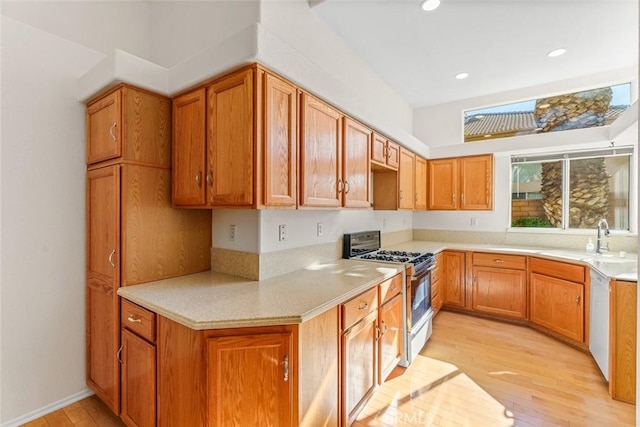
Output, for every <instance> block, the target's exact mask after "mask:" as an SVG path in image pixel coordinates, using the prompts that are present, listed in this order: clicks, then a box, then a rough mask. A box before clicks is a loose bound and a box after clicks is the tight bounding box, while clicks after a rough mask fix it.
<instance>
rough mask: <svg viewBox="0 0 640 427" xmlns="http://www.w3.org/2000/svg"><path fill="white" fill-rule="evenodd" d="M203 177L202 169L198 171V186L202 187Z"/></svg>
mask: <svg viewBox="0 0 640 427" xmlns="http://www.w3.org/2000/svg"><path fill="white" fill-rule="evenodd" d="M201 177H202V171H198V173H197V174H196V185H197V186H198V187H202V182H201Z"/></svg>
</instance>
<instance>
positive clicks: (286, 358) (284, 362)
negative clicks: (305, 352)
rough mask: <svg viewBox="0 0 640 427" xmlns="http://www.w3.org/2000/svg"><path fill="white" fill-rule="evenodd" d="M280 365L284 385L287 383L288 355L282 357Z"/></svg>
mask: <svg viewBox="0 0 640 427" xmlns="http://www.w3.org/2000/svg"><path fill="white" fill-rule="evenodd" d="M282 363H283V364H284V377H283V380H284V382H285V383H286V382H287V381H289V356H288V355H285V356H284V360H283V361H282Z"/></svg>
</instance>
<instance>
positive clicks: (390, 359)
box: [378, 279, 404, 384]
mask: <svg viewBox="0 0 640 427" xmlns="http://www.w3.org/2000/svg"><path fill="white" fill-rule="evenodd" d="M400 282H402V279H400ZM399 286H400V288H399V289H401V287H402V284H400V285H399ZM402 304H403V299H402V294H401V293H399V294H396V296H394V297H393V298H392V299H391V300H389V301H388V302H386V303H384V304H382V305H381V306H380V309H379V311H378V322H379V329H380V339H379V341H378V358H379V362H380V363H379V369H378V380H379V381H378V382H379V383H380V384H382V383H383V382H384V381H385V380H386V379H387V377H388V376H389V374H390V373H391V371H393V370H394V368H395V367H396V366H398V363H399V362H400V359H401V358H402V353H403V351H402V349H403V345H404V337H403V329H402Z"/></svg>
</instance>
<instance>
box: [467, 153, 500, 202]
mask: <svg viewBox="0 0 640 427" xmlns="http://www.w3.org/2000/svg"><path fill="white" fill-rule="evenodd" d="M460 209H468V210H491V209H493V156H492V155H486V156H474V157H461V158H460Z"/></svg>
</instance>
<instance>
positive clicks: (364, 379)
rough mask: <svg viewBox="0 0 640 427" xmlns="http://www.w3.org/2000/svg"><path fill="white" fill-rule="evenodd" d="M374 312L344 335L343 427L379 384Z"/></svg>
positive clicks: (376, 318)
mask: <svg viewBox="0 0 640 427" xmlns="http://www.w3.org/2000/svg"><path fill="white" fill-rule="evenodd" d="M377 320H378V315H377V313H376V312H375V311H374V312H372V313H370V314H369V315H368V316H366V317H365V318H364V319H362V320H361V321H359V322H358V323H356V324H355V325H354V326H353V327H351V328H350V329H349V330H347V331H345V332H344V333H343V334H342V353H343V356H342V381H343V382H342V393H343V397H342V404H343V405H344V407H343V418H342V419H343V422H342V424H343V425H345V426H346V425H350V424H351V423H352V422H353V421H354V420H355V417H356V416H357V415H358V412H359V411H360V409H362V407H363V406H364V405H365V404H366V402H367V400H368V398H369V397H370V396H371V394H372V393H373V391H374V390H375V388H376V385H377V383H378V377H377V371H378V366H377V354H376V353H377V345H376V344H377V335H378V331H377Z"/></svg>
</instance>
